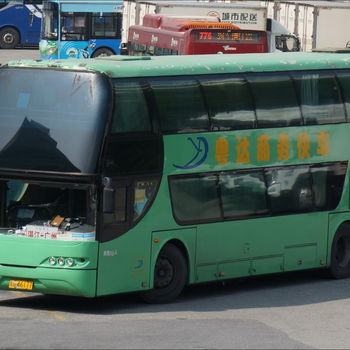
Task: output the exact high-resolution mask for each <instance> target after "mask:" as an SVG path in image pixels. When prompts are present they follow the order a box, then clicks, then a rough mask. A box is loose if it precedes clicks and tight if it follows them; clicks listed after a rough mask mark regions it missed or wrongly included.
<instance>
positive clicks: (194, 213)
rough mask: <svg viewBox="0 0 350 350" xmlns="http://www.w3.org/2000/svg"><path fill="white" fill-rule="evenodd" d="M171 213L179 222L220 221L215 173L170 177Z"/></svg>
mask: <svg viewBox="0 0 350 350" xmlns="http://www.w3.org/2000/svg"><path fill="white" fill-rule="evenodd" d="M170 193H171V202H172V207H173V213H174V217H175V218H176V220H177V221H178V222H180V223H185V222H186V223H190V222H196V223H200V222H211V221H221V220H222V215H221V210H220V201H219V194H218V186H217V177H216V176H215V175H207V176H193V175H192V176H188V177H173V178H170Z"/></svg>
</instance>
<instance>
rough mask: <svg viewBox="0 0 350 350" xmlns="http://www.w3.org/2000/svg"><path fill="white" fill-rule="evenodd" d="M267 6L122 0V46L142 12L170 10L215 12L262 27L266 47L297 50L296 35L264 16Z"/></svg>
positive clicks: (199, 13) (236, 22) (230, 20)
mask: <svg viewBox="0 0 350 350" xmlns="http://www.w3.org/2000/svg"><path fill="white" fill-rule="evenodd" d="M267 10H268V8H267V7H266V6H261V5H255V4H254V5H250V4H249V3H248V2H246V3H245V2H244V3H243V2H241V3H221V2H220V3H219V2H215V1H214V2H199V1H181V0H177V1H164V0H162V1H159V0H153V1H152V0H124V4H123V31H122V45H121V48H122V50H123V49H125V48H126V46H127V42H128V31H129V27H130V26H131V25H135V24H136V25H138V24H142V20H143V16H144V15H145V14H155V13H159V14H170V15H180V16H181V15H182V16H183V15H186V16H192V15H196V16H217V17H219V18H220V20H221V22H228V23H232V24H234V25H236V26H237V27H239V28H240V29H253V30H264V31H266V33H267V38H268V51H269V52H280V51H283V52H284V51H300V41H299V38H298V37H297V36H296V35H294V34H292V33H291V32H290V30H289V29H287V28H285V27H284V26H283V25H282V24H281V23H278V22H277V21H275V20H274V19H271V18H267Z"/></svg>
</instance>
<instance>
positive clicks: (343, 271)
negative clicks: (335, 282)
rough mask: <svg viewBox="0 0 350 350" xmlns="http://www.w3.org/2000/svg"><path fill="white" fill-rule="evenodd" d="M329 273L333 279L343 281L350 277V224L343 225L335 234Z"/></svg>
mask: <svg viewBox="0 0 350 350" xmlns="http://www.w3.org/2000/svg"><path fill="white" fill-rule="evenodd" d="M329 272H330V275H331V277H332V278H335V279H342V278H347V277H349V276H350V224H348V223H344V224H342V225H341V226H340V227H339V228H338V230H337V232H336V233H335V236H334V239H333V243H332V251H331V266H330V267H329Z"/></svg>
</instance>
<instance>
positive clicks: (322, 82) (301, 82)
mask: <svg viewBox="0 0 350 350" xmlns="http://www.w3.org/2000/svg"><path fill="white" fill-rule="evenodd" d="M292 76H293V78H294V80H295V82H296V87H297V90H298V93H299V97H300V101H301V112H302V115H303V118H304V123H305V124H306V125H313V124H327V123H342V122H345V121H346V119H345V110H344V104H343V103H342V98H341V94H340V90H339V87H338V84H337V81H336V78H335V76H334V75H333V74H330V73H322V72H316V73H315V72H305V73H299V72H297V73H293V74H292Z"/></svg>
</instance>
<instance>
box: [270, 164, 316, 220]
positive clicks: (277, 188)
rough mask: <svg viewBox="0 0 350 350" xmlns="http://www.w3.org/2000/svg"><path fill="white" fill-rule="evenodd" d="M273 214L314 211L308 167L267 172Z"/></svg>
mask: <svg viewBox="0 0 350 350" xmlns="http://www.w3.org/2000/svg"><path fill="white" fill-rule="evenodd" d="M266 178H267V179H268V184H267V186H268V188H267V192H268V195H269V199H270V206H271V214H272V215H276V214H288V213H293V212H295V213H297V212H307V211H310V210H313V208H314V204H313V195H312V190H311V181H310V180H311V179H310V172H309V167H308V166H299V167H296V168H293V167H286V168H278V169H276V168H275V169H269V170H266Z"/></svg>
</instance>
